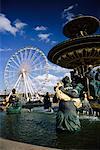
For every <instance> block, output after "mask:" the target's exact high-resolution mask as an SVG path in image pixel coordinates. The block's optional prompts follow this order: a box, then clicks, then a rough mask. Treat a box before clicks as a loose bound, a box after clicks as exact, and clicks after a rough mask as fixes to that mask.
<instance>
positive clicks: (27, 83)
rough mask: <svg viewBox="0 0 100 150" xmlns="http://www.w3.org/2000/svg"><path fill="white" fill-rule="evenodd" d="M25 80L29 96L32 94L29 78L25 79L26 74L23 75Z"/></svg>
mask: <svg viewBox="0 0 100 150" xmlns="http://www.w3.org/2000/svg"><path fill="white" fill-rule="evenodd" d="M25 80H26V85H27V87H28V90H29V92H30V94H31V96H32V91H31V88H30V87H31V86H30V84H29V80H27V78H26V75H25Z"/></svg>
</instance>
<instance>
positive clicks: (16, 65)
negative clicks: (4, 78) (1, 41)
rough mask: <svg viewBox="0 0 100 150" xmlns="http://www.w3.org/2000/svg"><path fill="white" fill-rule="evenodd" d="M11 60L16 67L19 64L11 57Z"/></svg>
mask: <svg viewBox="0 0 100 150" xmlns="http://www.w3.org/2000/svg"><path fill="white" fill-rule="evenodd" d="M12 61H13V62H14V64H16V66H17V67H19V64H18V63H17V62H16V61H15V60H14V58H12Z"/></svg>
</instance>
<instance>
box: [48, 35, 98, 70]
mask: <svg viewBox="0 0 100 150" xmlns="http://www.w3.org/2000/svg"><path fill="white" fill-rule="evenodd" d="M79 40H80V41H79ZM84 41H85V42H84ZM77 42H79V43H80V45H79V43H78V44H77ZM93 45H94V47H95V48H96V47H100V35H91V36H84V37H80V38H79V37H78V38H74V39H70V40H66V41H63V42H61V43H60V44H58V45H56V46H54V47H53V48H52V49H51V50H50V51H49V53H48V56H47V57H48V60H49V61H51V62H52V63H54V64H57V65H59V66H61V65H60V64H58V63H57V60H58V58H59V56H62V55H63V54H64V53H65V52H66V53H69V52H73V51H74V50H79V49H82V48H84V49H85V48H86V47H90V48H92V47H93ZM82 46H83V47H82ZM75 48H76V49H75ZM99 57H100V56H99ZM61 67H64V68H68V67H65V66H61Z"/></svg>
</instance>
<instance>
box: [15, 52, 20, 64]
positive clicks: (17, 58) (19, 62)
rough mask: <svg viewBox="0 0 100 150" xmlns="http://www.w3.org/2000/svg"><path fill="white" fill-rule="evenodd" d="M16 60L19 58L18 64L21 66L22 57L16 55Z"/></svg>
mask: <svg viewBox="0 0 100 150" xmlns="http://www.w3.org/2000/svg"><path fill="white" fill-rule="evenodd" d="M16 58H17V60H18V63H19V65H20V64H21V59H20V57H19V56H18V54H17V55H16Z"/></svg>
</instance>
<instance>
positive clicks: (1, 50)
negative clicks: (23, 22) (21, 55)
mask: <svg viewBox="0 0 100 150" xmlns="http://www.w3.org/2000/svg"><path fill="white" fill-rule="evenodd" d="M4 51H12V49H11V48H0V52H4Z"/></svg>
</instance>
